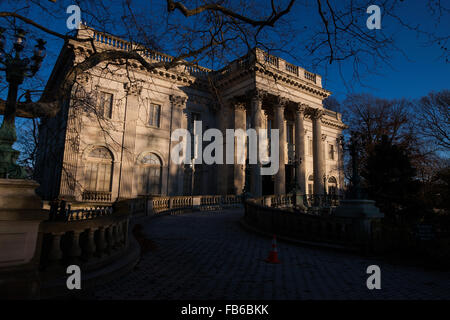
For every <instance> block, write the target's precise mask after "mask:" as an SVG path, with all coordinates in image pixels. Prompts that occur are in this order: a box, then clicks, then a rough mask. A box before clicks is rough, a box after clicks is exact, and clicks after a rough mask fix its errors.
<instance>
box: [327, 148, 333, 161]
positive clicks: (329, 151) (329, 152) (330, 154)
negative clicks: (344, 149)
mask: <svg viewBox="0 0 450 320" xmlns="http://www.w3.org/2000/svg"><path fill="white" fill-rule="evenodd" d="M328 155H329V159H330V160H334V145H332V144H329V145H328Z"/></svg>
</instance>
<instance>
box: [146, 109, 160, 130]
mask: <svg viewBox="0 0 450 320" xmlns="http://www.w3.org/2000/svg"><path fill="white" fill-rule="evenodd" d="M160 117H161V106H160V105H159V104H154V103H150V108H149V113H148V125H149V126H152V127H157V128H159V123H160Z"/></svg>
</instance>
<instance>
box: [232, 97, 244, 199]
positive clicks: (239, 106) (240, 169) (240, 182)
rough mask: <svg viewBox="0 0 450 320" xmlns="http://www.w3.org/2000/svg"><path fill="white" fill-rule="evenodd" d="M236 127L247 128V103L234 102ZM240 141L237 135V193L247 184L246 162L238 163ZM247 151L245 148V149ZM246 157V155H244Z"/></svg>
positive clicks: (235, 170) (235, 185) (235, 161)
mask: <svg viewBox="0 0 450 320" xmlns="http://www.w3.org/2000/svg"><path fill="white" fill-rule="evenodd" d="M234 129H235V130H237V129H241V130H243V131H244V132H245V130H246V108H245V103H244V102H240V101H235V102H234ZM238 143H240V141H239V140H238V138H237V137H235V138H234V179H233V180H234V190H235V192H236V194H242V190H243V189H244V184H245V164H241V163H238V161H239V155H238V154H237V150H238V148H237V144H238ZM244 152H245V150H244ZM244 159H245V157H244Z"/></svg>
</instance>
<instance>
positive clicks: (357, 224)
mask: <svg viewBox="0 0 450 320" xmlns="http://www.w3.org/2000/svg"><path fill="white" fill-rule="evenodd" d="M334 215H335V216H336V217H341V218H351V219H352V220H353V221H354V222H353V227H354V230H355V233H356V238H357V240H358V241H360V242H361V243H363V244H364V243H367V241H368V240H369V239H370V237H371V233H372V230H371V222H372V220H374V219H381V218H384V214H383V213H381V212H380V209H378V208H377V207H376V206H375V201H373V200H366V199H349V200H342V201H340V205H339V207H337V208H336V210H335V211H334Z"/></svg>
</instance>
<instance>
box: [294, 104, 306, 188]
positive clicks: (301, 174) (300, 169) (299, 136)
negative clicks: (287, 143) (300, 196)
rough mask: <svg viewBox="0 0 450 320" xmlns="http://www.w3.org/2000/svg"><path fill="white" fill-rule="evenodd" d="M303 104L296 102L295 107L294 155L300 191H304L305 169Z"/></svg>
mask: <svg viewBox="0 0 450 320" xmlns="http://www.w3.org/2000/svg"><path fill="white" fill-rule="evenodd" d="M305 110H306V105H305V104H301V103H299V104H297V106H296V108H295V157H296V159H297V168H295V169H296V170H297V184H298V186H299V187H300V190H301V192H302V193H306V169H305V163H306V161H305V160H306V159H305V125H304V121H303V119H304V117H305Z"/></svg>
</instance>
